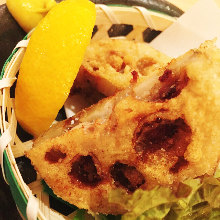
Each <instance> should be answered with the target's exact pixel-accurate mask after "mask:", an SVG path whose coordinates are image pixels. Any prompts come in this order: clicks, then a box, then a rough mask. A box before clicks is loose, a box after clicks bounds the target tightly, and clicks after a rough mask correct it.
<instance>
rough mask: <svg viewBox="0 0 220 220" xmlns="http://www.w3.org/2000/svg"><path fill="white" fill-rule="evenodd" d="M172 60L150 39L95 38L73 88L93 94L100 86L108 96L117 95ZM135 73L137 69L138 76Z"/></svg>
mask: <svg viewBox="0 0 220 220" xmlns="http://www.w3.org/2000/svg"><path fill="white" fill-rule="evenodd" d="M170 60H171V59H170V58H169V57H168V56H166V55H165V54H162V53H161V52H159V51H157V50H156V49H154V48H152V47H150V46H149V45H148V44H147V43H140V42H134V41H128V40H119V39H108V40H100V41H93V42H92V43H91V44H90V45H89V46H88V48H87V51H86V54H85V58H84V61H83V63H82V65H81V67H80V70H79V73H78V75H77V78H76V80H75V83H74V85H73V91H75V92H77V91H79V90H80V91H81V92H84V93H86V94H90V93H91V91H94V90H97V91H98V92H100V93H102V94H104V95H105V96H110V95H114V94H115V93H116V92H117V91H120V90H122V89H124V88H126V87H128V86H129V85H130V84H131V82H133V80H135V79H136V80H138V81H140V80H142V78H145V76H148V75H151V74H154V72H155V71H156V70H157V69H158V68H160V67H162V66H164V65H166V64H167V63H168V62H169V61H170ZM156 72H157V71H156ZM132 73H136V75H135V76H136V78H135V77H134V74H132Z"/></svg>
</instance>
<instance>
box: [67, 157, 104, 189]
mask: <svg viewBox="0 0 220 220" xmlns="http://www.w3.org/2000/svg"><path fill="white" fill-rule="evenodd" d="M97 166H98V165H97V164H96V163H95V162H94V158H93V157H92V156H91V155H87V156H82V155H77V156H75V158H74V159H73V162H72V166H71V171H70V172H69V176H70V177H71V180H72V183H73V184H75V183H76V182H78V183H80V184H81V185H82V186H89V187H96V186H97V185H98V184H99V183H100V182H101V181H102V177H101V175H99V173H98V169H97V168H98V167H97Z"/></svg>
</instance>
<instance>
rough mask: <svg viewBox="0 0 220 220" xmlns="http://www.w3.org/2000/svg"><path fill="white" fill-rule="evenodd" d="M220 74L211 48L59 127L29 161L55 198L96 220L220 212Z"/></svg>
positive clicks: (219, 55)
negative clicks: (99, 218) (219, 174)
mask: <svg viewBox="0 0 220 220" xmlns="http://www.w3.org/2000/svg"><path fill="white" fill-rule="evenodd" d="M219 69H220V49H217V48H216V47H215V46H214V44H213V42H209V41H208V42H206V43H204V44H203V45H201V46H200V48H199V49H197V50H191V51H189V52H187V53H186V54H185V55H183V56H180V57H179V58H177V59H173V60H172V61H171V62H170V63H169V64H168V65H167V66H165V67H164V68H161V69H160V70H158V71H160V76H159V77H158V76H156V75H154V77H151V78H147V79H146V80H144V81H142V82H139V83H136V84H133V85H132V86H131V87H130V88H127V89H125V90H122V91H120V92H118V93H117V94H116V95H114V96H112V97H108V98H105V99H103V100H101V101H100V102H98V104H96V105H93V106H91V107H90V108H88V109H85V110H82V111H81V112H79V113H78V114H77V115H75V116H74V117H72V118H69V119H67V120H65V121H62V122H59V123H58V124H56V125H53V126H52V127H51V128H50V129H49V130H48V131H47V132H45V133H44V134H43V135H41V136H40V137H39V138H37V139H36V140H35V142H34V145H33V148H32V149H31V150H30V151H29V152H27V156H28V158H30V159H31V161H32V164H33V165H34V167H35V168H36V170H37V171H38V172H39V174H40V175H41V177H42V178H43V179H44V180H45V181H46V183H47V184H48V185H49V186H50V187H51V188H52V189H53V191H54V193H55V194H56V195H58V196H59V197H61V198H63V199H64V200H66V201H68V202H69V203H71V204H75V205H76V206H77V207H79V208H83V209H88V210H89V211H90V212H93V213H111V214H123V213H125V216H126V218H124V219H136V217H138V216H139V215H141V214H144V216H148V215H153V214H152V212H154V214H155V213H158V215H159V214H161V215H162V214H163V215H167V214H169V215H171V214H172V213H173V212H174V214H176V215H180V213H182V212H184V213H185V214H189V215H190V216H193V215H194V214H195V213H197V212H198V210H199V212H200V214H201V215H202V213H203V214H204V213H205V214H207V213H208V214H210V213H211V211H212V210H213V213H214V211H216V210H218V211H219V208H220V203H219V196H220V193H219V192H220V183H219V180H218V179H217V178H216V179H215V178H214V177H212V178H213V179H208V180H207V179H206V176H213V175H214V173H215V171H216V169H217V166H218V163H219V159H220V147H219V143H220V133H219V130H220V124H219V121H220V111H219V109H220V93H219V88H220V74H219ZM194 178H198V179H194ZM207 178H208V177H207ZM210 178H211V177H210ZM202 179H204V181H206V182H205V183H201V182H200V181H202ZM187 181H188V182H187ZM186 182H187V183H188V185H187V183H186ZM207 184H208V186H207ZM209 186H210V187H209ZM211 186H212V187H211ZM202 187H203V188H202ZM202 189H204V190H205V191H204V193H203V192H202ZM213 190H215V191H213ZM129 198H130V199H129ZM204 202H205V203H204ZM200 203H201V204H200ZM193 205H198V206H196V207H197V209H194V208H195V207H194V208H192V207H193ZM154 208H155V209H154ZM171 210H172V211H171ZM147 211H149V212H147ZM150 211H151V212H150ZM160 211H161V212H162V213H161V212H160ZM134 216H135V218H134Z"/></svg>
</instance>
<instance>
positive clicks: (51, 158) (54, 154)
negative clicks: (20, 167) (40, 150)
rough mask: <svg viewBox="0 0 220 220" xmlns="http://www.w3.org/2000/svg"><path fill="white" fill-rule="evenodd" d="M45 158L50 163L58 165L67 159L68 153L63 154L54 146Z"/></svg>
mask: <svg viewBox="0 0 220 220" xmlns="http://www.w3.org/2000/svg"><path fill="white" fill-rule="evenodd" d="M44 158H45V160H47V161H48V162H49V163H58V162H61V161H62V160H63V159H65V158H66V153H63V152H62V151H61V150H59V149H57V147H56V146H53V147H52V148H51V149H50V150H49V151H47V152H46V153H45V157H44Z"/></svg>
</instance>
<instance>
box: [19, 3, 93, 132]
mask: <svg viewBox="0 0 220 220" xmlns="http://www.w3.org/2000/svg"><path fill="white" fill-rule="evenodd" d="M95 18H96V11H95V5H94V4H93V3H92V2H90V1H88V0H81V1H78V0H66V1H63V2H61V3H59V4H57V5H56V6H55V7H53V8H52V9H51V10H50V11H49V13H48V14H47V15H46V16H45V17H44V18H43V19H42V20H41V21H40V23H39V24H38V26H37V27H36V29H35V30H34V32H33V34H32V36H31V38H30V42H29V44H28V47H27V50H26V52H25V55H24V58H23V61H22V63H21V67H20V72H19V76H18V80H17V85H16V89H15V113H16V117H17V120H18V122H19V123H20V125H21V126H22V127H23V128H24V129H25V130H26V131H28V132H29V133H31V134H32V135H34V136H38V135H40V134H41V133H42V132H43V131H45V130H46V129H48V128H49V127H50V125H51V123H52V122H53V121H54V119H55V118H56V115H57V113H58V111H59V110H60V108H61V107H62V106H63V104H64V102H65V100H66V99H67V97H68V94H69V92H70V89H71V86H72V84H73V82H74V79H75V78H76V75H77V73H78V70H79V67H80V65H81V63H82V60H83V56H84V53H85V50H86V47H87V45H88V44H89V42H90V39H91V35H92V30H93V27H94V24H95Z"/></svg>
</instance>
